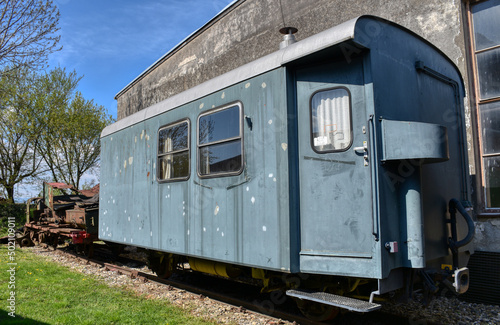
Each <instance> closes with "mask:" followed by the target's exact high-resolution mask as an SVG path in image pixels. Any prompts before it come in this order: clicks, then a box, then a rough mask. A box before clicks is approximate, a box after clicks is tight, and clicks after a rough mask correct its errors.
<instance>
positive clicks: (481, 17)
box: [472, 0, 500, 51]
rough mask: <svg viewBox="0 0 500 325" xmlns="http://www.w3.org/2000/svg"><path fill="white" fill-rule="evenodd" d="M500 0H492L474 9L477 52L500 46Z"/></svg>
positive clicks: (473, 17) (477, 5)
mask: <svg viewBox="0 0 500 325" xmlns="http://www.w3.org/2000/svg"><path fill="white" fill-rule="evenodd" d="M499 17H500V0H490V1H485V2H482V3H479V4H476V5H474V6H473V7H472V20H473V25H474V40H475V43H476V51H479V50H483V49H486V48H489V47H492V46H495V45H500V19H498V18H499Z"/></svg>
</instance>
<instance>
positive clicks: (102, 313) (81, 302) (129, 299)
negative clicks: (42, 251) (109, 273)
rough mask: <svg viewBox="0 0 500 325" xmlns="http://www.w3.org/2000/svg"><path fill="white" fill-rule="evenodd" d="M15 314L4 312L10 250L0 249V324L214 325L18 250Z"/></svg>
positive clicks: (157, 301) (161, 303) (166, 303)
mask: <svg viewBox="0 0 500 325" xmlns="http://www.w3.org/2000/svg"><path fill="white" fill-rule="evenodd" d="M15 252H16V256H15V258H16V261H15V262H16V263H17V266H16V273H15V286H16V287H15V301H16V311H15V314H16V317H15V318H12V317H11V316H9V315H8V313H9V312H10V310H9V309H8V308H7V307H8V301H7V299H8V298H9V296H10V291H12V290H11V289H9V288H8V285H9V277H10V274H9V273H8V272H7V270H8V269H9V268H10V266H9V265H7V263H9V261H8V250H7V247H6V246H2V247H0V323H1V324H171V325H173V324H212V323H210V322H206V321H204V320H202V319H199V318H194V317H192V316H190V315H189V314H188V313H187V312H186V311H183V310H180V309H179V308H176V307H174V306H172V305H170V304H169V303H168V302H166V301H162V300H147V299H145V298H144V297H138V296H136V295H134V294H133V293H132V292H130V291H127V290H125V289H119V288H110V287H108V286H107V285H105V284H102V283H100V282H99V281H98V280H96V279H94V278H90V277H89V276H86V275H84V274H81V273H76V272H72V271H70V270H68V269H67V268H65V267H63V266H60V265H58V264H56V263H53V262H49V261H46V260H44V259H43V258H42V257H39V256H36V255H35V254H33V253H31V252H29V251H27V250H23V249H19V248H17V249H16V251H15Z"/></svg>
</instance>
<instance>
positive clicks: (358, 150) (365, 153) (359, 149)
mask: <svg viewBox="0 0 500 325" xmlns="http://www.w3.org/2000/svg"><path fill="white" fill-rule="evenodd" d="M352 150H354V151H355V152H356V153H362V154H363V161H364V165H365V166H368V142H367V141H363V146H362V147H354V148H353V149H352Z"/></svg>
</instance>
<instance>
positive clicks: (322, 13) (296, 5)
mask: <svg viewBox="0 0 500 325" xmlns="http://www.w3.org/2000/svg"><path fill="white" fill-rule="evenodd" d="M280 3H281V6H280ZM461 6H462V4H461V2H460V0H446V1H436V0H391V1H386V0H356V1H352V0H350V1H346V0H316V1H310V0H240V1H238V2H236V3H234V4H233V6H232V7H231V8H230V9H229V10H228V11H227V12H226V13H225V14H224V15H221V17H219V18H218V19H216V20H215V21H214V22H213V23H212V24H211V25H210V26H207V28H205V29H203V30H201V31H200V32H199V33H197V34H195V35H194V36H193V37H192V38H191V39H190V40H189V42H188V43H187V44H185V45H184V46H182V47H181V48H180V49H179V50H177V51H174V53H172V54H171V55H169V56H167V58H166V59H165V60H164V61H163V62H161V63H159V64H158V65H157V66H156V67H154V69H152V70H150V71H149V72H146V73H144V74H143V75H142V76H141V77H139V78H138V79H137V80H136V82H134V83H133V84H132V85H130V87H128V88H125V89H124V91H122V92H121V93H119V94H118V95H117V100H118V119H121V118H123V117H125V116H128V115H130V114H132V113H135V112H137V111H139V110H142V109H144V108H146V107H149V106H151V105H153V104H155V103H157V102H160V101H162V100H164V99H166V98H168V97H170V96H172V95H175V94H177V93H180V92H182V91H184V90H186V89H189V88H191V87H193V86H196V85H198V84H200V83H202V82H204V81H207V80H209V79H212V78H214V77H216V76H218V75H221V74H223V73H225V72H228V71H230V70H232V69H234V68H237V67H239V66H241V65H243V64H245V63H248V62H251V61H253V60H255V59H257V58H259V57H262V56H264V55H266V54H269V53H272V52H274V51H276V50H278V49H279V43H280V41H281V39H282V35H281V34H279V32H278V30H279V29H280V28H281V27H283V26H284V25H286V26H293V27H296V28H298V29H299V32H298V33H297V34H296V37H297V39H298V40H299V41H300V40H301V39H303V38H306V37H308V36H311V35H313V34H316V33H318V32H320V31H323V30H325V29H327V28H330V27H333V26H336V25H338V24H340V23H342V22H344V21H347V20H349V19H352V18H355V17H357V16H360V15H366V14H370V15H376V16H380V17H382V18H386V19H388V20H391V21H394V22H396V23H398V24H400V25H403V26H405V27H407V28H408V29H410V30H412V31H414V32H415V33H417V34H419V35H421V36H422V37H424V38H426V39H427V40H429V41H430V42H432V43H433V44H435V45H437V46H438V47H439V48H440V49H441V50H442V51H443V52H444V53H446V54H447V55H448V56H449V57H450V58H451V59H452V60H453V62H455V64H457V65H458V67H459V68H460V70H461V72H462V74H463V75H464V76H465V75H466V72H467V71H466V69H465V61H464V57H465V52H464V51H465V50H464V48H465V47H464V41H463V39H464V38H463V35H462V34H463V33H462V27H461V26H462V14H461V13H462V10H461Z"/></svg>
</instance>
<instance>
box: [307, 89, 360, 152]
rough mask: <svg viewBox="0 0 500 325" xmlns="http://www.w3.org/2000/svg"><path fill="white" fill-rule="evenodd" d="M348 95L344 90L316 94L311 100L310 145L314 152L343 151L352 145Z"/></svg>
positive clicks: (330, 90) (331, 90) (324, 91)
mask: <svg viewBox="0 0 500 325" xmlns="http://www.w3.org/2000/svg"><path fill="white" fill-rule="evenodd" d="M350 102H351V101H350V95H349V92H348V91H347V89H345V88H335V89H329V90H323V91H320V92H317V93H315V94H314V95H313V97H312V98H311V124H312V125H311V129H312V145H313V148H314V150H315V151H316V152H320V153H323V152H334V151H343V150H346V149H347V148H349V147H350V145H351V143H352V128H351V103H350Z"/></svg>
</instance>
